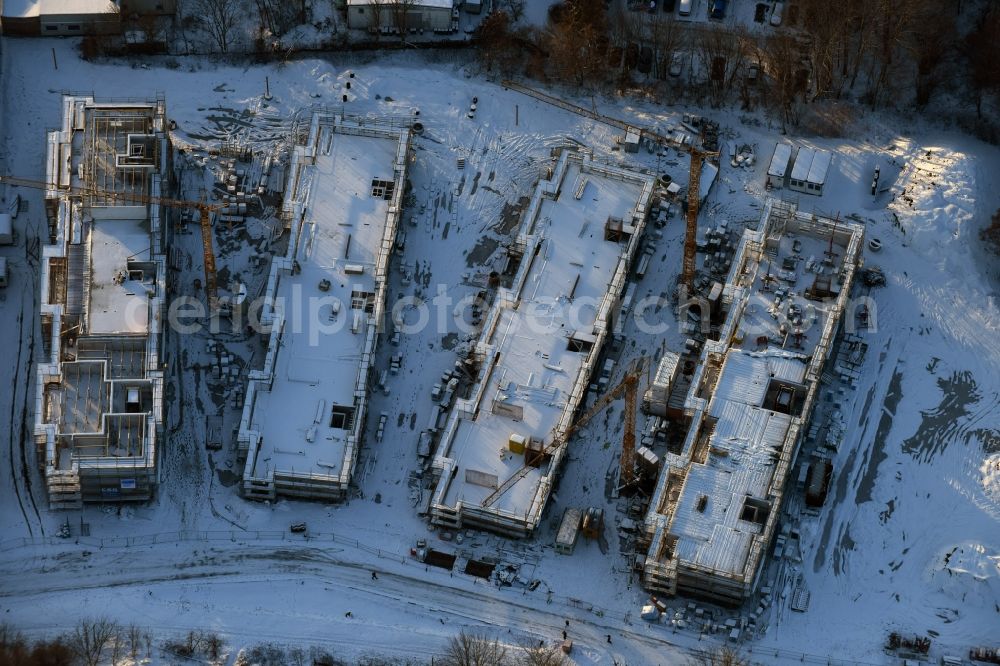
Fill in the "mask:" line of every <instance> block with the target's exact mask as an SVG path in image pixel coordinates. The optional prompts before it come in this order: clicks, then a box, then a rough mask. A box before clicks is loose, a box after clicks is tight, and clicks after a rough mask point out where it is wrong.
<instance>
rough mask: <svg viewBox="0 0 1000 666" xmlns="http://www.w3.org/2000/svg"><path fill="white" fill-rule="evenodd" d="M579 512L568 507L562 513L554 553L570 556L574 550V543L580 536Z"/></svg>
mask: <svg viewBox="0 0 1000 666" xmlns="http://www.w3.org/2000/svg"><path fill="white" fill-rule="evenodd" d="M581 517H582V516H581V513H580V510H579V509H577V508H574V507H569V508H567V509H566V510H565V511H563V517H562V522H561V523H559V531H558V532H557V533H556V543H555V547H556V552H557V553H561V554H562V555H572V554H573V549H574V548H576V541H577V539H578V538H579V536H580V519H581Z"/></svg>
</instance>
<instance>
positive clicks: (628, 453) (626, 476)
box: [482, 361, 644, 507]
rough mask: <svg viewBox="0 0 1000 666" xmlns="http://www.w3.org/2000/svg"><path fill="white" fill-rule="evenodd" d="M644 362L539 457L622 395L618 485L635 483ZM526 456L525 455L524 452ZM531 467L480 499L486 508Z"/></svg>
mask: <svg viewBox="0 0 1000 666" xmlns="http://www.w3.org/2000/svg"><path fill="white" fill-rule="evenodd" d="M643 366H644V363H643V362H642V361H640V362H639V363H637V364H636V365H635V368H634V369H632V370H630V371H629V372H628V373H626V375H625V377H624V378H623V379H622V381H621V382H620V383H619V384H618V385H617V386H615V387H614V388H613V389H611V390H610V391H608V392H607V393H605V394H604V395H602V396H601V397H600V398H599V399H598V400H597V402H595V403H594V406H593V407H591V408H590V409H588V410H587V411H586V412H585V413H584V414H583V415H582V416H581V417H580V418H579V419H577V421H576V422H575V423H573V424H572V425H571V426H570V427H568V428H566V431H565V432H564V433H563V434H562V435H561V436H559V437H557V438H555V439H554V440H553V441H552V443H551V444H549V445H548V446H546V447H545V448H544V449H543V450H542V452H541V454H536V455H540V456H541V457H542V458H547V457H549V456H551V455H552V454H553V453H555V451H556V450H557V449H558V448H559V447H560V446H562V445H563V444H565V443H566V441H567V440H568V439H569V438H570V437H571V436H572V435H573V433H575V432H576V431H577V430H579V429H580V428H582V427H584V426H585V425H587V424H588V423H589V422H590V420H591V419H592V418H594V417H595V416H597V414H599V413H600V412H601V410H602V409H604V408H605V407H607V406H608V405H609V404H610V403H611V402H613V401H615V400H617V399H618V398H620V397H622V395H623V394H624V396H625V432H624V433H623V434H622V455H621V477H620V485H621V486H622V487H628V486H630V485H632V484H633V483H634V482H635V413H636V411H635V410H636V396H637V395H638V392H639V378H640V377H641V376H642V372H643ZM526 456H527V454H526ZM531 469H533V466H532V465H529V464H527V463H525V464H524V466H523V467H521V468H520V469H519V470H517V471H516V472H514V474H512V475H511V476H510V478H508V479H507V480H506V481H504V482H503V483H502V484H500V486H499V487H498V488H497V489H496V490H494V491H493V492H492V493H490V494H489V495H488V496H487V497H486V499H484V500H483V503H482V506H483V507H488V506H490V505H491V504H493V503H494V502H495V501H497V500H498V499H500V497H501V496H502V495H503V494H504V493H506V492H507V491H508V490H510V489H511V488H513V487H514V484H516V483H517V482H518V481H520V480H521V479H523V478H524V477H525V476H526V475H527V474H528V472H529V471H531Z"/></svg>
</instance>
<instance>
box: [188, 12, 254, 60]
mask: <svg viewBox="0 0 1000 666" xmlns="http://www.w3.org/2000/svg"><path fill="white" fill-rule="evenodd" d="M196 7H197V9H198V13H199V14H200V15H201V16H200V19H201V25H202V27H203V28H204V29H205V32H207V33H208V34H209V36H210V37H211V38H212V41H214V42H215V45H216V46H217V47H218V49H219V51H221V52H222V53H228V52H229V47H230V46H232V44H233V37H234V31H235V30H236V25H237V23H238V22H239V19H240V15H241V14H242V13H243V8H242V7H241V5H240V2H239V0H197V3H196Z"/></svg>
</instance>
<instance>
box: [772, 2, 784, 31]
mask: <svg viewBox="0 0 1000 666" xmlns="http://www.w3.org/2000/svg"><path fill="white" fill-rule="evenodd" d="M784 13H785V3H783V2H776V3H774V7H773V8H772V9H771V25H774V26H778V25H781V15H782V14H784Z"/></svg>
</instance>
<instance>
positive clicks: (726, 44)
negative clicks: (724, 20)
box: [698, 30, 744, 106]
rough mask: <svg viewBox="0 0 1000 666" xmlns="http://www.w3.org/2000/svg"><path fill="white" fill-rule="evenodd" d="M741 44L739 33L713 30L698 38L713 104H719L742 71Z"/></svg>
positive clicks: (742, 43)
mask: <svg viewBox="0 0 1000 666" xmlns="http://www.w3.org/2000/svg"><path fill="white" fill-rule="evenodd" d="M743 46H744V40H743V39H742V36H741V35H734V34H731V33H727V32H722V31H718V30H713V31H711V32H709V33H708V34H706V35H705V36H704V37H702V38H701V39H699V40H698V53H699V54H700V56H701V59H702V62H703V64H704V65H705V68H706V69H707V70H708V72H709V87H708V89H709V99H710V100H711V103H712V105H713V106H718V105H720V104H721V103H722V102H723V101H724V100H725V97H726V93H727V92H728V91H729V90H730V88H731V87H732V85H733V83H734V81H735V80H736V77H737V76H739V75H740V74H741V73H742V71H743Z"/></svg>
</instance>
